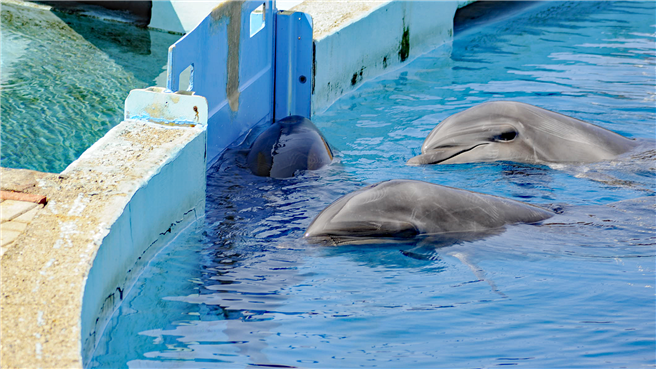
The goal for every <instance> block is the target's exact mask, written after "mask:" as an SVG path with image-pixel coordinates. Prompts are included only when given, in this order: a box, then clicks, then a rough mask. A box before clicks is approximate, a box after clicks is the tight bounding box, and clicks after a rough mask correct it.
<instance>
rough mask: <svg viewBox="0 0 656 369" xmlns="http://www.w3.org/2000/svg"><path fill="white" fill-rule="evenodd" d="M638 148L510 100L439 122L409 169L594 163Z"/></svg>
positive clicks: (603, 131)
mask: <svg viewBox="0 0 656 369" xmlns="http://www.w3.org/2000/svg"><path fill="white" fill-rule="evenodd" d="M638 145H639V143H638V142H636V141H635V140H632V139H629V138H626V137H624V136H621V135H619V134H617V133H615V132H612V131H609V130H607V129H604V128H601V127H598V126H595V125H593V124H590V123H587V122H584V121H582V120H579V119H575V118H572V117H568V116H566V115H562V114H559V113H555V112H552V111H549V110H546V109H542V108H538V107H537V106H533V105H529V104H524V103H520V102H514V101H493V102H487V103H483V104H480V105H477V106H474V107H472V108H469V109H467V110H465V111H462V112H460V113H457V114H454V115H452V116H450V117H448V118H446V119H445V120H443V121H442V122H441V123H440V124H438V125H437V126H436V127H435V128H434V129H433V130H432V131H431V133H430V134H429V135H428V137H426V140H425V141H424V143H423V145H422V146H421V155H418V156H415V157H414V158H412V159H410V160H408V162H407V164H408V165H421V164H456V163H474V162H491V161H514V162H519V163H529V164H542V163H567V162H579V163H593V162H599V161H604V160H610V159H613V158H615V157H617V156H618V155H620V154H623V153H626V152H628V151H630V150H632V149H634V148H636V147H637V146H638Z"/></svg>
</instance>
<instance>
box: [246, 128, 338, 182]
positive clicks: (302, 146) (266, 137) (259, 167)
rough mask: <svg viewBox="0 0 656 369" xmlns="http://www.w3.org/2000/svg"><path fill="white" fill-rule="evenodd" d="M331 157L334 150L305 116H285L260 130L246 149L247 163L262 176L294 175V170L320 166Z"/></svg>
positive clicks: (325, 163) (285, 176) (283, 176)
mask: <svg viewBox="0 0 656 369" xmlns="http://www.w3.org/2000/svg"><path fill="white" fill-rule="evenodd" d="M332 160H333V152H332V150H331V149H330V146H329V145H328V143H327V142H326V140H325V139H324V138H323V136H322V135H321V132H319V130H318V129H317V127H316V126H315V125H314V123H312V121H310V120H309V119H307V118H304V117H301V116H298V115H292V116H289V117H285V118H283V119H281V120H279V121H277V122H275V123H274V124H272V125H271V127H269V128H267V129H266V130H265V131H263V132H262V133H261V134H260V135H259V136H258V137H257V138H256V139H255V141H254V142H253V145H252V146H251V149H250V151H249V153H248V157H247V161H248V167H249V168H250V170H251V172H253V174H255V175H258V176H262V177H273V178H287V177H293V176H294V173H296V171H297V170H315V169H319V168H321V167H323V166H325V165H327V164H330V162H331V161H332Z"/></svg>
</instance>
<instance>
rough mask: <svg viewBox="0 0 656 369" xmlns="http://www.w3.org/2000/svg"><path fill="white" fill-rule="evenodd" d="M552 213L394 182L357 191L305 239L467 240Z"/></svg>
mask: <svg viewBox="0 0 656 369" xmlns="http://www.w3.org/2000/svg"><path fill="white" fill-rule="evenodd" d="M550 216H552V214H551V213H549V212H547V211H545V210H543V209H541V208H538V207H535V206H531V205H528V204H524V203H521V202H518V201H513V200H509V199H503V198H500V197H495V196H490V195H485V194H480V193H476V192H471V191H466V190H462V189H457V188H451V187H446V186H440V185H437V184H433V183H429V182H423V181H416V180H404V179H394V180H389V181H384V182H380V183H377V184H374V185H371V186H368V187H365V188H362V189H360V190H357V191H354V192H351V193H349V194H347V195H345V196H343V197H341V198H339V199H337V200H336V201H335V202H333V203H332V204H330V205H329V206H328V207H327V208H325V209H324V210H323V211H322V212H321V213H320V214H319V215H318V216H317V217H316V218H315V219H314V220H313V221H312V223H311V224H310V226H309V227H308V228H307V230H306V232H305V238H308V239H310V240H311V241H314V240H317V241H324V240H328V241H332V243H334V244H342V243H354V240H355V241H356V242H357V243H366V242H368V240H374V239H376V240H380V239H387V240H404V239H411V238H415V237H417V236H425V235H433V236H438V237H442V238H444V237H454V235H456V234H457V235H458V236H455V237H456V238H458V239H462V236H463V235H465V234H474V233H476V234H479V235H480V234H481V232H490V231H491V230H495V229H499V228H502V227H503V226H505V225H507V224H514V223H535V222H539V221H542V220H544V219H547V218H549V217H550Z"/></svg>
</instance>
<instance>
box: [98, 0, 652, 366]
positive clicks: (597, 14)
mask: <svg viewBox="0 0 656 369" xmlns="http://www.w3.org/2000/svg"><path fill="white" fill-rule="evenodd" d="M655 16H656V3H654V2H617V3H610V2H570V3H560V2H550V3H546V4H544V3H539V4H534V5H532V6H530V7H529V8H527V9H525V10H524V11H523V12H522V13H521V14H517V15H515V17H514V18H512V19H505V20H504V21H502V22H497V23H487V24H484V25H481V26H478V27H476V28H470V29H465V30H462V31H461V32H460V33H457V34H456V38H455V40H454V41H453V43H452V44H448V45H444V46H442V47H440V48H438V49H436V50H434V51H432V52H430V53H428V54H426V55H423V56H421V57H419V58H417V59H416V60H414V61H412V62H411V63H409V64H407V65H406V66H404V67H403V68H401V69H398V70H395V71H390V72H389V73H388V74H386V75H384V76H382V77H379V78H377V79H375V80H372V81H369V82H366V83H364V84H363V85H362V86H361V87H360V88H359V89H357V90H356V91H354V92H353V93H351V94H349V95H347V96H344V97H343V98H341V99H340V100H338V101H337V102H336V103H335V104H334V105H333V106H331V107H330V108H329V109H327V110H326V111H325V112H323V113H321V114H318V115H317V116H315V117H314V118H313V120H314V122H315V123H316V124H317V126H318V127H319V128H320V129H321V130H322V132H323V133H324V135H325V136H326V138H327V140H328V141H329V142H330V143H331V144H332V145H333V147H334V148H335V149H336V161H335V163H333V164H332V165H331V166H329V167H327V168H324V169H322V170H319V171H315V172H308V173H304V174H302V175H300V176H298V177H295V178H291V179H287V180H274V179H270V178H261V177H256V176H254V175H252V174H251V173H250V171H249V170H248V168H247V166H246V164H245V156H244V153H243V151H242V150H241V149H243V147H242V148H234V149H232V150H229V151H228V152H226V153H225V155H224V156H223V157H222V158H221V159H220V161H219V162H218V163H217V164H216V165H215V166H214V167H213V169H212V170H211V171H210V172H209V173H208V187H207V213H206V218H205V219H204V221H203V222H201V223H202V224H198V225H197V226H196V227H194V228H191V229H188V230H187V231H185V232H184V233H182V234H180V235H178V237H177V239H176V240H175V241H174V242H173V243H172V244H171V245H169V246H168V247H167V248H165V249H164V250H163V251H162V252H161V253H160V254H159V255H158V256H157V257H156V258H155V259H154V260H153V261H152V262H151V264H150V266H149V267H148V268H147V269H146V271H145V272H144V273H143V275H142V276H141V277H140V279H139V280H138V281H137V283H136V285H135V287H134V288H133V289H132V290H131V291H129V293H128V294H127V297H126V299H125V300H124V302H123V304H122V305H121V307H120V308H119V310H118V311H117V312H116V313H115V314H114V316H113V317H112V319H111V321H110V324H109V325H108V327H107V330H106V331H105V334H104V336H103V340H102V342H101V344H100V345H99V347H98V349H97V350H96V352H95V354H94V356H93V358H92V361H91V366H93V367H130V368H141V367H148V368H168V367H175V368H226V367H249V366H263V367H307V368H337V367H349V368H350V367H387V368H391V367H394V368H398V367H418V368H419V367H430V368H435V367H445V368H446V367H448V368H451V367H493V366H500V365H515V366H520V367H526V368H536V367H540V368H554V367H568V368H576V367H584V368H591V367H595V368H597V367H613V368H614V367H633V368H635V367H653V366H654V365H656V357H655V355H656V342H655V335H656V324H655V320H656V307H655V293H654V292H655V290H654V286H655V285H656V273H655V269H656V266H655V254H656V218H655V214H656V213H655V210H656V201H655V196H654V193H655V192H654V191H656V168H655V165H654V163H655V161H654V158H655V157H656V152H655V151H654V150H651V151H647V152H643V153H641V154H636V155H634V156H631V157H627V158H621V159H618V160H613V161H610V162H605V163H597V164H589V165H560V166H553V167H547V166H535V165H519V164H512V163H491V164H466V165H444V166H422V167H408V166H405V165H404V164H405V162H406V161H407V160H408V159H409V158H411V157H412V156H414V155H416V154H418V153H419V150H420V146H421V143H422V142H423V139H424V138H425V137H426V135H427V134H428V133H429V132H430V130H431V129H432V128H433V127H434V126H435V125H436V124H437V123H439V122H440V121H441V120H442V119H444V118H445V117H447V116H449V115H451V114H453V113H456V112H458V111H461V110H464V109H465V108H468V107H471V106H473V105H475V104H478V103H480V102H484V101H489V100H499V99H512V100H517V101H522V102H526V103H530V104H534V105H537V106H540V107H543V108H546V109H550V110H554V111H557V112H560V113H563V114H567V115H570V116H573V117H576V118H579V119H583V120H586V121H589V122H592V123H595V124H598V125H600V126H603V127H606V128H608V129H611V130H614V131H617V132H619V133H622V134H624V135H626V136H628V137H633V138H643V139H651V140H653V139H654V136H655V130H656V111H655V110H656V109H655V104H656V100H655V97H656V95H655V88H656V83H655V76H654V70H655V67H656V50H655V40H656V37H655V32H656V28H655V23H656V18H655ZM392 178H410V179H419V180H425V181H429V182H433V183H439V184H443V185H449V186H455V187H460V188H465V189H469V190H474V191H479V192H484V193H489V194H494V195H500V196H506V197H509V198H513V199H516V200H521V201H525V202H528V203H531V204H535V205H540V206H544V207H546V208H549V209H552V210H554V211H556V212H558V214H557V215H556V216H554V217H553V218H552V219H550V220H548V221H545V222H544V223H543V224H541V225H517V226H512V227H509V228H508V229H507V230H506V232H504V233H502V234H500V235H496V236H491V237H489V238H486V239H484V240H479V241H475V242H469V243H462V244H458V245H453V246H450V247H446V248H443V249H439V250H430V248H427V247H423V248H422V249H421V250H417V249H416V248H415V245H412V244H399V245H389V244H387V245H369V246H357V247H356V246H345V247H322V246H314V245H309V244H307V243H305V242H304V241H303V240H301V239H300V237H301V236H302V235H303V232H304V230H305V228H306V227H307V226H308V225H309V224H310V222H311V220H312V219H313V217H314V216H316V215H317V214H318V213H319V212H320V211H321V210H322V209H323V208H325V207H326V206H327V205H328V204H330V203H331V202H332V201H334V200H335V199H337V198H338V197H339V196H341V195H344V194H346V193H349V192H351V191H353V190H355V189H358V188H360V187H362V186H364V185H367V184H372V183H375V182H378V181H381V180H386V179H392ZM409 249H413V250H414V251H417V252H416V253H415V255H416V256H417V257H409V256H406V255H405V254H404V253H401V252H400V251H401V250H409Z"/></svg>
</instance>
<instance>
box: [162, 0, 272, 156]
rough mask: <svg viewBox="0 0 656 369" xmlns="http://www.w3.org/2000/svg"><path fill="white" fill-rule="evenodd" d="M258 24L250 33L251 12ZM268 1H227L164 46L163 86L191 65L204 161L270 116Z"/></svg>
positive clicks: (170, 86) (176, 83) (174, 86)
mask: <svg viewBox="0 0 656 369" xmlns="http://www.w3.org/2000/svg"><path fill="white" fill-rule="evenodd" d="M260 6H263V14H264V19H263V20H264V27H262V29H261V30H259V31H258V32H257V33H254V34H253V36H251V32H250V30H251V13H252V12H253V11H254V10H256V9H257V8H258V7H260ZM275 14H276V11H275V8H274V2H273V1H271V0H267V1H227V2H225V3H223V4H221V5H219V6H218V7H216V8H215V9H214V10H213V11H212V12H211V13H210V15H208V16H207V17H206V18H205V19H204V20H203V21H202V22H201V23H200V24H199V25H198V26H197V27H196V28H195V29H194V30H193V31H191V32H189V33H188V34H187V35H185V36H184V37H183V38H181V39H180V40H178V42H176V43H175V44H174V45H172V46H171V47H170V48H169V61H168V81H167V88H168V89H169V90H171V91H177V90H178V86H179V75H180V73H181V72H182V71H183V70H185V69H186V68H187V67H188V66H190V65H192V66H193V73H192V74H193V81H192V85H193V90H194V91H195V92H196V94H198V95H201V96H204V97H206V98H207V103H208V109H209V118H208V128H207V135H208V137H207V155H208V156H207V163H208V164H207V165H208V166H210V165H211V164H213V162H214V161H215V160H216V159H217V158H218V156H219V155H220V154H221V153H222V152H223V151H224V150H225V148H226V147H228V145H230V144H231V143H232V142H234V141H235V140H236V139H237V138H238V137H239V136H241V135H242V134H243V133H246V132H247V131H248V130H249V129H250V128H251V127H253V126H254V125H255V124H257V123H259V122H263V121H271V120H273V112H272V106H273V90H274V85H273V83H274V69H273V63H274V59H273V56H274V37H275V33H274V32H275Z"/></svg>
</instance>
